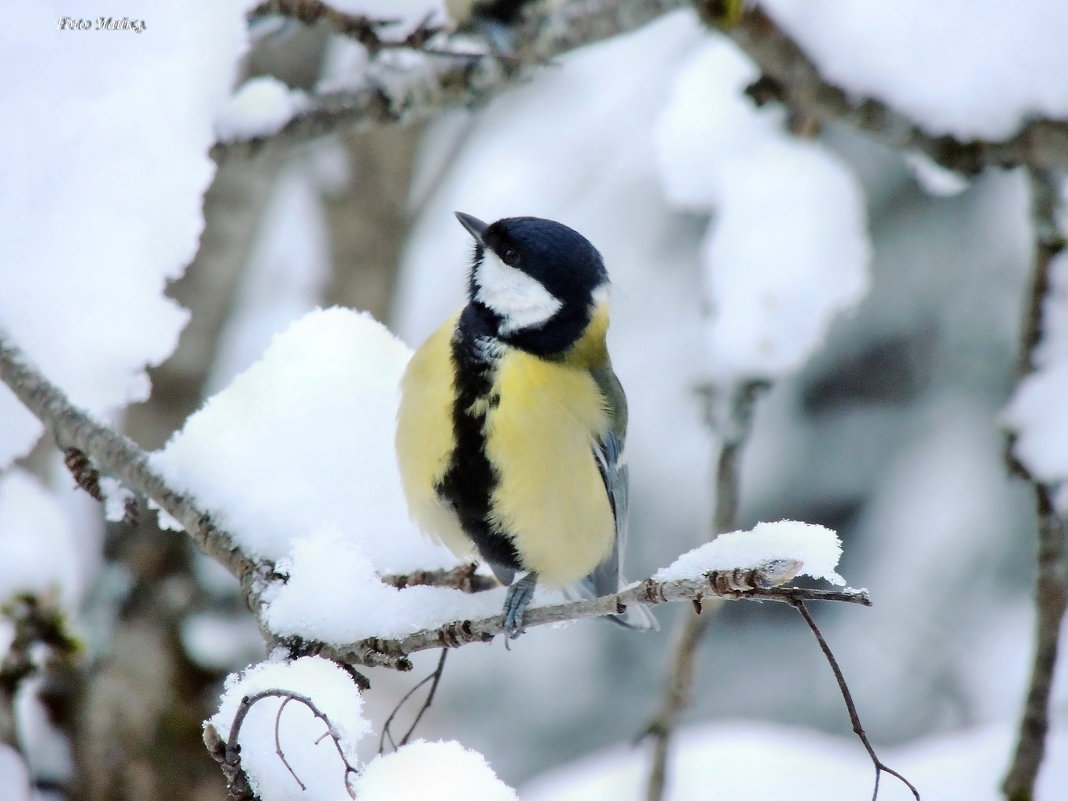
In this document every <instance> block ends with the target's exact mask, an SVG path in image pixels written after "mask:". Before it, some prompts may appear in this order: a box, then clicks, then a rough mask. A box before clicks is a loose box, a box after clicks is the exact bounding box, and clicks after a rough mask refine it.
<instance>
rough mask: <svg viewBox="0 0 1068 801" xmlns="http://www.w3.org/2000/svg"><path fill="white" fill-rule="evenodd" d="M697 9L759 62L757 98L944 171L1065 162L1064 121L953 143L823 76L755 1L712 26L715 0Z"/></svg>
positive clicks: (1067, 133) (716, 18) (1067, 130)
mask: <svg viewBox="0 0 1068 801" xmlns="http://www.w3.org/2000/svg"><path fill="white" fill-rule="evenodd" d="M696 6H697V9H698V12H699V13H700V14H701V16H702V18H703V19H705V21H707V22H708V23H709V24H711V25H713V26H715V27H716V29H717V30H720V31H722V32H723V33H724V34H725V35H727V36H729V37H730V38H731V39H732V40H733V41H734V42H735V43H736V44H737V45H738V46H739V47H741V48H742V49H743V50H744V51H745V52H746V54H748V56H749V57H750V58H751V59H753V61H754V62H756V64H757V65H758V66H759V67H760V69H761V71H762V73H763V75H764V80H762V81H761V84H760V88H761V93H762V99H776V100H778V101H780V102H782V103H784V104H785V105H786V106H788V107H790V108H791V109H795V110H797V111H799V112H801V113H802V114H803V115H804V116H806V117H808V118H811V119H813V120H815V121H816V122H830V121H839V122H844V123H846V124H848V125H850V126H852V127H854V128H856V129H857V130H859V131H861V132H862V133H865V134H867V135H869V136H871V137H872V138H874V139H876V140H878V141H879V142H882V143H883V144H885V145H887V146H889V147H892V148H896V149H898V150H901V151H906V152H907V151H913V152H919V153H922V154H923V155H925V156H927V157H928V158H929V159H931V160H932V161H934V162H936V163H938V164H940V165H942V166H943V167H947V168H949V169H951V170H956V171H957V172H961V173H964V174H966V175H972V174H975V173H978V172H980V171H982V170H983V169H984V168H986V167H996V166H1000V167H1008V166H1016V165H1021V164H1026V165H1029V166H1032V167H1037V168H1043V169H1065V168H1068V122H1065V121H1063V120H1051V119H1035V120H1033V121H1031V122H1029V123H1027V124H1026V125H1024V126H1023V127H1022V128H1021V129H1020V130H1019V132H1018V133H1016V134H1015V135H1014V136H1011V137H1009V138H1006V139H1003V140H1000V141H987V140H982V139H973V140H971V141H961V140H959V139H956V138H954V137H952V136H939V135H934V134H931V133H929V132H928V131H927V130H925V129H924V127H923V126H922V125H921V124H920V123H919V122H917V121H916V120H914V119H912V118H910V117H909V116H908V115H906V114H904V113H902V112H901V111H899V110H897V109H895V108H893V107H892V106H890V105H889V104H887V103H885V102H883V101H881V100H879V99H877V98H874V97H857V96H854V95H851V94H850V93H848V92H846V91H845V90H844V89H843V88H841V87H839V86H836V85H834V84H833V83H830V82H828V81H827V80H826V79H825V78H824V77H823V76H822V75H821V74H820V71H819V69H818V68H817V67H816V65H815V64H814V63H813V61H812V59H811V58H809V56H808V55H807V54H806V53H805V52H804V51H803V50H802V49H801V48H800V47H799V46H798V44H797V43H796V42H795V41H794V40H793V39H792V38H791V37H790V36H789V35H787V33H786V32H785V31H784V30H783V29H782V27H780V26H779V25H778V24H777V23H776V22H775V20H773V19H772V18H771V17H770V16H769V15H768V14H767V13H765V12H764V11H763V10H761V9H760V8H759V7H757V6H751V7H750V8H748V9H747V10H746V11H745V13H744V14H742V15H741V16H740V17H739V18H738V20H737V22H735V23H734V24H733V25H730V26H728V27H725V28H724V27H720V23H721V17H720V14H721V8H722V6H723V3H722V2H721V0H698V2H697V3H696Z"/></svg>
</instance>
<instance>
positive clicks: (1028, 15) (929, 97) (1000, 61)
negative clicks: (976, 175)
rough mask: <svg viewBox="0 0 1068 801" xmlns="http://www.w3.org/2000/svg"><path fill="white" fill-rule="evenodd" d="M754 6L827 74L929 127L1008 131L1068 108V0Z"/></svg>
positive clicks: (774, 0)
mask: <svg viewBox="0 0 1068 801" xmlns="http://www.w3.org/2000/svg"><path fill="white" fill-rule="evenodd" d="M760 5H761V7H762V8H763V9H764V10H765V11H767V12H768V14H769V15H770V16H771V17H772V18H773V19H774V20H775V21H776V22H778V23H779V24H780V25H781V26H782V27H783V28H784V29H785V31H786V32H787V34H788V35H789V36H790V37H791V38H792V39H793V40H794V41H795V42H797V43H798V45H800V47H801V48H802V50H804V51H805V53H806V54H807V55H808V56H809V58H811V59H812V60H813V62H815V64H816V66H817V67H818V69H819V71H820V74H821V75H822V76H823V77H824V78H825V79H826V80H827V81H829V82H830V83H832V84H835V85H837V86H839V87H841V88H842V89H844V90H845V91H846V92H847V93H848V94H850V95H854V96H871V97H875V98H878V99H881V100H883V101H885V102H887V103H888V104H889V105H890V106H891V107H892V108H894V109H896V110H898V111H900V112H902V113H904V114H905V115H907V116H909V117H911V118H912V119H914V120H915V121H916V122H917V123H918V124H919V125H920V127H922V128H924V129H925V130H927V131H929V132H930V133H933V134H950V135H953V136H956V137H958V138H960V139H962V140H964V141H968V140H970V139H1004V138H1007V137H1009V136H1011V135H1012V134H1013V133H1015V131H1016V130H1017V129H1018V128H1019V126H1020V125H1021V124H1022V123H1023V122H1024V121H1025V120H1027V119H1028V118H1031V117H1051V118H1053V119H1061V118H1063V117H1065V116H1066V115H1068V88H1066V87H1065V83H1064V81H1063V80H1062V76H1063V75H1065V74H1068V48H1065V47H1064V38H1063V32H1064V31H1065V30H1068V4H1065V3H1063V2H1060V0H1036V2H1030V3H1021V4H1019V5H1018V6H1013V9H1012V13H1006V6H1005V4H1004V3H1003V2H1000V1H999V0H942V2H938V3H930V2H927V0H903V2H897V3H878V2H862V3H858V2H855V1H854V0H761V3H760ZM1008 54H1012V56H1013V57H1012V58H1008V57H1007V56H1008ZM992 56H995V57H992ZM1001 56H1004V57H1001Z"/></svg>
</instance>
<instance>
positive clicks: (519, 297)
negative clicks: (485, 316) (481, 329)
mask: <svg viewBox="0 0 1068 801" xmlns="http://www.w3.org/2000/svg"><path fill="white" fill-rule="evenodd" d="M475 285H476V286H477V287H478V291H477V292H476V293H475V299H476V300H477V301H479V302H480V303H482V304H483V305H485V306H487V307H489V308H490V309H492V310H493V311H495V312H496V313H497V314H498V315H500V317H501V320H502V321H503V322H502V323H501V329H500V330H501V333H502V334H511V333H513V332H515V331H520V330H522V329H524V328H532V327H534V326H538V325H541V324H543V323H545V322H547V321H548V320H549V319H550V318H551V317H552V316H553V315H554V314H556V313H557V312H558V311H560V307H562V306H563V305H564V304H563V301H561V300H560V299H559V298H558V297H556V296H555V295H554V294H552V293H551V292H550V291H549V290H548V289H546V288H545V287H544V286H543V285H542V284H541V282H540V281H538V280H536V279H534V278H532V277H530V276H529V275H527V274H526V273H525V272H523V271H522V270H518V269H516V268H515V267H509V266H508V265H507V264H505V263H504V262H503V261H501V259H500V257H499V256H498V255H497V254H496V253H494V252H493V251H492V250H490V249H489V248H486V250H485V252H484V253H483V256H482V263H481V264H480V265H479V266H478V271H477V272H476V273H475Z"/></svg>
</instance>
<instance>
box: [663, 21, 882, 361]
mask: <svg viewBox="0 0 1068 801" xmlns="http://www.w3.org/2000/svg"><path fill="white" fill-rule="evenodd" d="M758 76H759V72H758V70H757V69H756V67H755V66H754V65H753V64H752V63H751V62H750V61H749V60H748V59H747V58H746V57H745V56H744V55H743V54H742V53H741V52H740V51H739V50H738V49H737V48H736V47H735V46H734V45H733V44H731V43H730V42H728V41H726V40H714V41H710V42H708V43H707V44H705V45H704V46H703V47H702V48H700V49H699V50H698V51H697V53H696V54H695V55H694V56H692V57H691V59H690V61H689V63H688V64H687V65H686V66H685V67H684V68H683V69H682V70H681V71H680V74H679V76H678V78H677V81H676V83H675V86H674V89H673V91H672V94H671V98H670V101H669V103H668V105H667V107H666V108H665V109H664V111H663V113H662V114H661V115H660V118H659V120H658V121H657V127H656V143H657V160H658V164H659V166H660V171H661V178H662V180H663V182H664V191H665V194H666V195H667V198H668V200H669V201H670V202H671V203H674V204H676V205H678V206H680V207H682V208H686V209H693V210H705V211H713V213H714V215H715V216H714V219H713V223H712V225H711V226H710V228H709V231H708V233H707V235H706V238H705V241H704V244H703V246H702V256H703V261H704V264H705V270H706V274H705V278H706V287H707V292H708V296H709V301H710V303H711V304H712V310H711V319H710V322H709V326H708V330H707V333H706V337H707V341H708V350H709V352H708V354H707V364H708V372H709V375H710V377H711V378H712V379H714V380H717V381H728V380H737V379H752V378H775V377H778V376H781V375H783V374H785V373H788V372H791V371H793V370H796V369H797V368H798V367H800V366H801V365H802V364H804V362H805V361H806V360H807V359H808V357H809V356H810V355H811V354H812V353H813V352H814V351H815V350H816V349H817V348H818V347H819V346H820V345H822V343H823V339H824V337H825V335H826V331H827V328H828V326H829V325H830V323H831V322H832V320H833V319H834V317H835V316H836V315H837V314H839V313H841V312H843V311H846V310H849V309H851V308H852V307H853V306H854V305H855V304H856V303H857V302H858V301H859V300H860V298H861V297H862V296H863V295H864V293H865V292H866V291H867V288H868V280H869V279H868V261H869V259H870V249H871V248H870V245H869V243H868V238H867V231H866V217H865V210H864V200H863V197H862V195H861V192H860V188H859V186H858V184H857V182H856V180H855V179H854V178H853V176H852V175H851V174H850V173H849V172H848V170H847V169H846V168H845V167H844V166H843V165H842V163H841V162H840V161H839V160H838V159H837V158H836V157H835V156H833V155H832V154H831V153H830V152H829V151H827V150H826V149H825V148H823V147H822V146H821V145H819V144H818V143H815V142H810V141H802V140H799V139H797V138H795V137H793V136H791V135H790V134H789V133H788V132H786V131H785V130H784V128H783V122H782V120H783V115H782V112H781V110H779V109H775V108H766V109H758V108H756V107H755V106H754V105H753V103H752V101H751V100H749V99H748V98H747V97H745V96H744V95H743V94H742V90H743V89H744V88H745V87H746V86H747V85H748V84H749V83H751V82H752V81H754V80H756V78H757V77H758Z"/></svg>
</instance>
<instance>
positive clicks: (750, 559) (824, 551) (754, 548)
mask: <svg viewBox="0 0 1068 801" xmlns="http://www.w3.org/2000/svg"><path fill="white" fill-rule="evenodd" d="M841 556H842V542H841V540H839V539H838V535H837V534H835V533H834V532H833V531H831V530H830V529H829V528H825V527H823V526H818V525H814V524H812V523H799V522H797V521H796V520H780V521H778V522H777V523H758V524H757V525H756V526H754V527H753V529H752V530H751V531H730V532H727V533H725V534H720V535H719V536H718V537H716V538H715V539H714V540H712V541H711V542H706V543H705V544H704V545H701V546H700V547H698V548H694V549H693V550H692V551H688V552H687V553H684V554H683V555H682V556H680V557H679V558H678V559H676V560H675V561H674V562H672V563H671V564H670V565H668V566H667V567H664V568H661V569H660V570H658V571H657V572H656V573H655V574H654V575H653V578H654V579H655V580H656V581H675V580H678V579H695V578H700V577H701V576H704V575H705V574H706V573H709V572H711V571H713V570H733V569H736V568H740V569H743V570H749V569H752V568H755V567H758V566H759V565H760V564H762V563H764V562H769V561H772V560H782V559H794V560H797V561H799V562H801V564H802V567H801V569H800V571H799V574H803V575H806V576H812V578H817V579H826V580H827V581H829V582H831V583H832V584H845V580H844V579H843V578H842V577H841V576H840V575H838V574H837V573H836V572H835V570H834V569H835V567H836V566H837V565H838V560H839V559H840V558H841Z"/></svg>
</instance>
